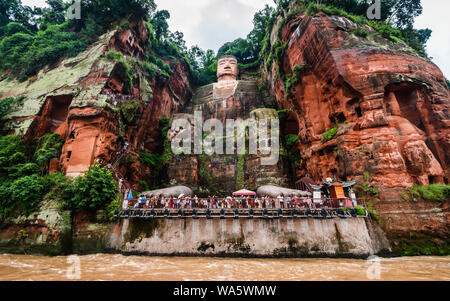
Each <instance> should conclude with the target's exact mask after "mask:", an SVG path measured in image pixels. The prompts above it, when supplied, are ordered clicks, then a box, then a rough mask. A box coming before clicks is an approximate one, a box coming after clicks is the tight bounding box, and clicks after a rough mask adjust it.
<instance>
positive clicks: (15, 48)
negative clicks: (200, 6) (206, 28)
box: [0, 0, 156, 80]
mask: <svg viewBox="0 0 450 301" xmlns="http://www.w3.org/2000/svg"><path fill="white" fill-rule="evenodd" d="M47 4H48V5H49V7H48V8H44V9H42V8H35V9H31V8H30V7H28V6H23V5H22V4H21V3H20V1H18V0H13V1H10V0H1V1H0V7H1V8H2V9H1V10H0V11H1V12H0V54H1V55H0V71H4V72H8V73H9V74H10V75H11V76H13V77H17V78H19V79H21V80H26V79H27V78H29V77H30V76H32V75H35V74H36V73H37V72H38V71H39V70H40V69H42V68H43V67H45V66H47V65H53V64H55V63H57V62H58V61H59V60H60V59H61V58H63V57H74V56H76V55H77V54H78V53H80V52H81V51H83V50H85V49H86V47H87V46H88V45H90V44H91V43H92V42H94V41H95V40H97V38H98V37H99V36H100V35H101V34H103V33H105V32H106V31H107V30H109V29H111V28H112V27H114V26H118V25H119V24H122V26H124V22H123V19H124V18H128V17H129V16H130V15H134V16H136V17H138V18H141V17H142V18H147V19H148V18H149V17H150V15H151V14H152V13H153V12H154V10H155V9H156V5H155V4H154V2H153V0H104V1H90V0H89V1H82V2H81V5H82V7H81V10H82V12H83V18H81V19H79V20H77V19H74V20H67V21H66V20H65V11H66V10H67V8H68V7H69V5H70V4H71V3H65V2H63V1H62V0H48V1H47Z"/></svg>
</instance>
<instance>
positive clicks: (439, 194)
mask: <svg viewBox="0 0 450 301" xmlns="http://www.w3.org/2000/svg"><path fill="white" fill-rule="evenodd" d="M409 193H410V194H411V195H412V196H413V197H417V198H422V199H424V200H429V201H436V202H441V203H443V202H445V201H446V200H447V199H448V198H449V197H450V185H444V184H431V185H428V186H418V185H414V186H413V188H411V189H410V191H409Z"/></svg>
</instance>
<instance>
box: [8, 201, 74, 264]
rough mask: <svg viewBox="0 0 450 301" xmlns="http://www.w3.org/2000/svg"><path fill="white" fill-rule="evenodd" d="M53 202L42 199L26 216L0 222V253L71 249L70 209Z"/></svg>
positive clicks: (53, 252)
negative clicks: (39, 204)
mask: <svg viewBox="0 0 450 301" xmlns="http://www.w3.org/2000/svg"><path fill="white" fill-rule="evenodd" d="M58 206H59V204H58V203H57V202H54V201H44V202H43V203H42V205H41V208H40V209H39V210H38V211H37V212H35V213H34V214H31V215H30V216H29V217H24V216H21V217H18V218H16V219H15V220H12V221H8V222H5V223H2V224H0V252H2V253H11V254H23V253H25V254H30V253H31V254H45V255H62V254H69V253H70V252H71V251H72V249H71V247H72V220H71V217H70V211H61V210H59V209H58Z"/></svg>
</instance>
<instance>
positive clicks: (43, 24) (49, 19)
mask: <svg viewBox="0 0 450 301" xmlns="http://www.w3.org/2000/svg"><path fill="white" fill-rule="evenodd" d="M45 2H46V3H47V5H48V6H49V7H48V8H47V7H46V8H43V9H41V10H40V11H39V13H40V15H41V17H40V19H39V20H38V23H39V24H40V29H42V30H45V29H46V28H47V26H48V25H58V24H62V23H64V21H65V20H66V10H67V8H68V7H69V6H68V5H67V4H66V3H64V2H63V1H62V0H47V1H45Z"/></svg>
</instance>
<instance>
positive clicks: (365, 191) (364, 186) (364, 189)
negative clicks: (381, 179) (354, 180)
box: [355, 172, 378, 198]
mask: <svg viewBox="0 0 450 301" xmlns="http://www.w3.org/2000/svg"><path fill="white" fill-rule="evenodd" d="M363 179H364V182H363V183H360V184H357V185H356V186H355V190H356V193H357V194H358V195H361V196H363V197H365V198H373V197H378V191H377V189H376V188H375V187H373V186H372V185H370V174H369V173H368V172H364V176H363Z"/></svg>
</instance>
